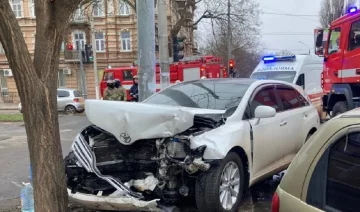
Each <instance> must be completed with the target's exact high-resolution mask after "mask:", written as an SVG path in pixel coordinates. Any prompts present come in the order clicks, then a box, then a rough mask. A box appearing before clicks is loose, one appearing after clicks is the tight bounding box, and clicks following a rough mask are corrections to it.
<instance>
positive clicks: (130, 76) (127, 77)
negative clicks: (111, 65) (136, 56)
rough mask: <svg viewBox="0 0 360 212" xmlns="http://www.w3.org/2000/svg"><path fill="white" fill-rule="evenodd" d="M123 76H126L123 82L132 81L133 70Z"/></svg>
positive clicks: (124, 72) (125, 72)
mask: <svg viewBox="0 0 360 212" xmlns="http://www.w3.org/2000/svg"><path fill="white" fill-rule="evenodd" d="M123 74H124V79H123V80H126V81H132V80H133V74H132V70H124V71H123Z"/></svg>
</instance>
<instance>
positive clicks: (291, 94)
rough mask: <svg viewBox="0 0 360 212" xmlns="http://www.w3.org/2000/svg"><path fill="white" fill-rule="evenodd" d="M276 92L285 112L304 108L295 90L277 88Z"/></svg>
mask: <svg viewBox="0 0 360 212" xmlns="http://www.w3.org/2000/svg"><path fill="white" fill-rule="evenodd" d="M276 90H277V93H278V94H279V97H280V100H281V102H282V105H283V107H284V111H286V110H292V109H296V108H299V107H301V106H302V105H301V104H300V100H299V97H298V93H297V92H296V90H295V89H293V88H291V87H288V86H277V88H276Z"/></svg>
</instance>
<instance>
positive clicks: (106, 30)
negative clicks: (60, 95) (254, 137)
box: [0, 0, 196, 103]
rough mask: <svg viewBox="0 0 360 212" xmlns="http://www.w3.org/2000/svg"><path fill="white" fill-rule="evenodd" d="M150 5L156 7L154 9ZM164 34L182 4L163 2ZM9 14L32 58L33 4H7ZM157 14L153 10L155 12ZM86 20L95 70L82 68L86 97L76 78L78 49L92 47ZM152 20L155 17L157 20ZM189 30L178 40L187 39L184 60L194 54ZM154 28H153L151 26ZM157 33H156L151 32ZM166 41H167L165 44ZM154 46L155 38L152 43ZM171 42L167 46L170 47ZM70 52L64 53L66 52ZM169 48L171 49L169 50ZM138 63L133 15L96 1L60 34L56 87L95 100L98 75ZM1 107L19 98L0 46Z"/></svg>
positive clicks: (127, 8)
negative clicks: (76, 92)
mask: <svg viewBox="0 0 360 212" xmlns="http://www.w3.org/2000/svg"><path fill="white" fill-rule="evenodd" d="M156 2H157V1H156V0H155V7H157V3H156ZM168 2H169V3H168V11H167V13H168V30H169V34H170V30H171V29H172V27H173V26H174V25H175V23H176V22H177V21H178V20H179V18H180V17H179V14H178V8H179V7H181V4H182V3H184V0H169V1H168ZM10 4H11V6H12V8H13V11H14V13H15V15H16V17H17V18H18V22H19V25H20V26H21V29H22V32H23V35H24V38H25V42H26V44H27V46H28V49H29V51H30V53H31V54H32V55H33V53H34V48H35V35H36V21H35V19H36V16H35V12H34V0H10ZM155 9H156V10H155V11H156V12H155V15H156V14H157V8H155ZM91 16H92V17H93V23H94V29H93V33H94V36H95V41H96V46H93V47H92V50H93V52H95V51H96V56H97V70H96V71H94V69H93V63H92V62H90V63H85V64H84V72H85V82H84V83H85V84H86V91H82V83H83V82H82V80H81V75H80V61H79V51H78V50H79V48H83V47H84V45H85V44H90V45H91V43H92V42H91V41H92V38H91V36H92V30H91V22H90V21H91V20H92V18H91ZM155 20H157V17H156V19H155ZM188 23H189V24H186V26H185V27H182V29H181V30H180V32H179V33H178V35H179V36H186V37H187V39H186V42H185V50H184V55H185V56H190V55H192V54H193V52H194V51H195V50H196V48H195V45H194V36H193V31H194V30H195V29H194V27H191V23H192V17H189V20H188ZM156 25H157V24H156ZM156 31H157V30H156ZM170 40H171V39H170ZM156 42H157V38H156ZM169 42H170V41H169ZM69 45H71V46H73V50H68V48H67V47H68V46H69ZM169 47H171V45H170V44H169ZM136 61H137V19H136V12H135V10H134V9H133V7H132V6H131V5H128V4H126V3H125V2H124V1H122V0H101V1H98V3H97V4H92V5H91V6H88V5H87V6H83V7H81V8H78V10H77V11H76V12H75V13H74V15H73V16H72V18H71V21H70V23H69V27H68V29H67V30H66V32H65V34H64V41H63V43H62V47H61V57H60V65H59V71H58V87H66V88H75V89H78V90H80V91H82V92H84V93H87V97H88V98H95V74H98V76H99V79H100V80H101V78H102V72H103V70H104V69H105V68H106V67H108V66H111V67H118V66H130V65H133V64H134V63H136ZM0 91H1V92H0V103H1V102H6V103H18V102H19V97H18V93H17V88H16V85H15V81H14V78H13V76H12V72H11V70H10V69H9V66H8V62H7V59H6V56H5V54H4V50H3V48H2V46H1V44H0Z"/></svg>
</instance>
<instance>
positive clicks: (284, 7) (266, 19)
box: [258, 0, 321, 53]
mask: <svg viewBox="0 0 360 212" xmlns="http://www.w3.org/2000/svg"><path fill="white" fill-rule="evenodd" d="M258 2H259V3H260V7H261V10H262V12H263V14H262V15H261V22H262V25H261V35H262V44H263V46H264V48H265V51H266V52H276V51H278V50H282V49H288V50H290V51H292V52H294V53H306V52H307V51H308V47H306V46H305V45H307V46H309V47H310V48H313V42H314V36H313V32H314V29H315V28H316V27H318V26H320V23H319V18H318V14H319V11H320V3H321V0H301V1H299V0H258ZM267 13H277V14H267ZM286 14H290V15H286ZM291 15H294V16H291ZM296 15H308V16H296ZM299 41H301V42H303V43H305V45H303V44H301V43H299ZM311 52H313V49H311Z"/></svg>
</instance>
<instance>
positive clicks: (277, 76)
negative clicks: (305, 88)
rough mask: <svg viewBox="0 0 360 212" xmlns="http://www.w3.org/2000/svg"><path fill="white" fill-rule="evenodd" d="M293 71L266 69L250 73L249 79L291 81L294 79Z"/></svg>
mask: <svg viewBox="0 0 360 212" xmlns="http://www.w3.org/2000/svg"><path fill="white" fill-rule="evenodd" d="M295 75H296V72H295V71H267V72H255V73H253V74H252V75H251V77H250V78H251V79H258V80H281V81H285V82H290V83H292V82H293V81H294V78H295Z"/></svg>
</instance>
